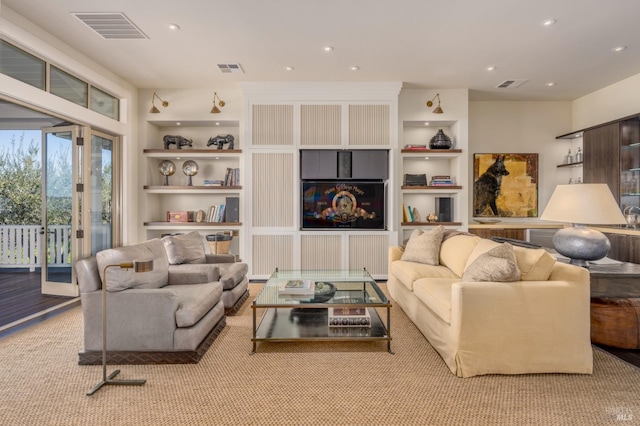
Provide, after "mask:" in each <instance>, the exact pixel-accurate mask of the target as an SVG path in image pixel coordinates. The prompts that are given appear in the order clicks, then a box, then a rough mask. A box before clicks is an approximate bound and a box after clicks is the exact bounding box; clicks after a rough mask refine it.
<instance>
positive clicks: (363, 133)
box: [349, 105, 390, 145]
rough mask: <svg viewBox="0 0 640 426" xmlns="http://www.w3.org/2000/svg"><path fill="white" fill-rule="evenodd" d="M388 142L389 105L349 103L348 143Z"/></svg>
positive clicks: (369, 143)
mask: <svg viewBox="0 0 640 426" xmlns="http://www.w3.org/2000/svg"><path fill="white" fill-rule="evenodd" d="M389 144H390V130H389V105H349V145H389Z"/></svg>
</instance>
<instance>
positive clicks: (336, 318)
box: [328, 307, 371, 327]
mask: <svg viewBox="0 0 640 426" xmlns="http://www.w3.org/2000/svg"><path fill="white" fill-rule="evenodd" d="M328 318H329V327H371V315H370V314H369V310H368V309H367V308H353V307H344V308H342V307H340V308H329V314H328Z"/></svg>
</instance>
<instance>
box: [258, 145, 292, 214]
mask: <svg viewBox="0 0 640 426" xmlns="http://www.w3.org/2000/svg"><path fill="white" fill-rule="evenodd" d="M251 159H252V161H251V166H252V169H251V172H252V183H251V198H252V201H253V207H252V212H251V215H252V216H251V217H252V224H253V226H255V227H264V226H270V227H290V226H294V225H295V223H294V207H293V200H294V193H293V191H294V190H296V189H297V186H293V185H292V183H293V174H294V173H293V167H294V157H293V154H287V153H273V154H272V153H254V154H253V155H252V156H251Z"/></svg>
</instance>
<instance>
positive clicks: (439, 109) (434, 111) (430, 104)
mask: <svg viewBox="0 0 640 426" xmlns="http://www.w3.org/2000/svg"><path fill="white" fill-rule="evenodd" d="M436 98H438V106H437V107H435V108H434V110H433V113H434V114H442V113H443V112H444V111H442V108H440V93H436V95H435V96H434V97H433V99H431V100H430V101H427V107H429V108H431V107H432V106H433V101H435V100H436Z"/></svg>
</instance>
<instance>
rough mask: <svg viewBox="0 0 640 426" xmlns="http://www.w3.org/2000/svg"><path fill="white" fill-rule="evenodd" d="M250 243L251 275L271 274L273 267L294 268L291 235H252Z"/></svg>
mask: <svg viewBox="0 0 640 426" xmlns="http://www.w3.org/2000/svg"><path fill="white" fill-rule="evenodd" d="M252 243H253V244H252V260H253V262H252V270H251V272H252V275H271V273H273V271H274V270H275V268H279V269H282V270H286V269H294V265H293V236H292V235H254V236H252Z"/></svg>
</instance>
